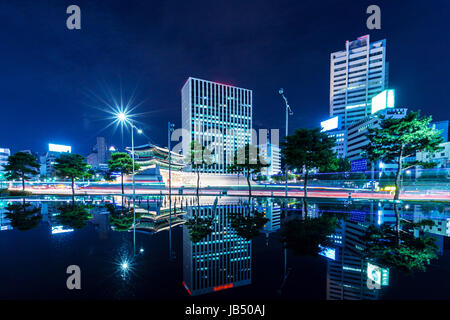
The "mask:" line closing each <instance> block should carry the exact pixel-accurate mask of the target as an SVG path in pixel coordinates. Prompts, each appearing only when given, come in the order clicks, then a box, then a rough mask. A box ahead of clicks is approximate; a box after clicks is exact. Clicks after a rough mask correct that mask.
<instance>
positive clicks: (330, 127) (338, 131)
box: [320, 116, 347, 158]
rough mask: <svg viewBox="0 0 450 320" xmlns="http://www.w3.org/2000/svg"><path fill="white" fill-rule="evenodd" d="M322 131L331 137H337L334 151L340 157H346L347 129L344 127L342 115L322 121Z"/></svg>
mask: <svg viewBox="0 0 450 320" xmlns="http://www.w3.org/2000/svg"><path fill="white" fill-rule="evenodd" d="M320 126H321V128H322V130H321V132H325V133H326V134H327V135H328V136H329V137H330V138H334V139H335V142H336V144H335V146H334V147H333V152H334V153H335V154H336V156H337V157H339V158H345V156H346V155H347V130H345V129H342V120H341V117H340V116H335V117H333V118H330V119H328V120H325V121H322V122H321V123H320Z"/></svg>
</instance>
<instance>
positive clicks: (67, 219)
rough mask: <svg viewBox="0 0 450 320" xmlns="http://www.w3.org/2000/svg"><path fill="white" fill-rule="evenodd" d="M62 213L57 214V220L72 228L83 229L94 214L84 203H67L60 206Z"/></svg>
mask: <svg viewBox="0 0 450 320" xmlns="http://www.w3.org/2000/svg"><path fill="white" fill-rule="evenodd" d="M58 209H59V210H60V211H61V213H60V214H59V215H57V216H56V221H58V223H60V224H61V225H63V226H65V227H67V228H71V229H81V228H84V227H85V226H86V225H87V222H88V221H89V219H91V218H92V215H91V214H90V213H89V210H88V208H87V207H86V206H84V205H74V204H72V205H65V206H61V207H59V208H58Z"/></svg>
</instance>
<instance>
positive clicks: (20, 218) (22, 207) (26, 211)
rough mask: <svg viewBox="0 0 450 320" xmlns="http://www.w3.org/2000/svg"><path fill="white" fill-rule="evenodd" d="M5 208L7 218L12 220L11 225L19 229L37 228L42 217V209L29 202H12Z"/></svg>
mask: <svg viewBox="0 0 450 320" xmlns="http://www.w3.org/2000/svg"><path fill="white" fill-rule="evenodd" d="M24 201H25V200H24ZM5 209H6V212H5V215H6V218H7V219H9V220H10V221H11V226H12V227H13V228H14V229H16V230H19V231H26V230H30V229H33V228H36V227H37V226H38V225H39V222H40V221H41V219H42V215H41V213H40V211H41V210H40V209H39V208H36V207H34V206H33V205H31V203H28V202H24V203H12V204H9V205H8V206H7V207H6V208H5Z"/></svg>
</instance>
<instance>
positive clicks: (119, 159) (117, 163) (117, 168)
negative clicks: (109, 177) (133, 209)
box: [108, 152, 140, 194]
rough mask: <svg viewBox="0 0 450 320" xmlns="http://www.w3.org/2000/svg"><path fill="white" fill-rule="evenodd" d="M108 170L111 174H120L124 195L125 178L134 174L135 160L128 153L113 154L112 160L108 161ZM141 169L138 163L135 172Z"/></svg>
mask: <svg viewBox="0 0 450 320" xmlns="http://www.w3.org/2000/svg"><path fill="white" fill-rule="evenodd" d="M108 168H109V172H110V174H111V173H112V172H119V173H120V176H121V186H122V194H123V193H124V187H123V176H124V175H125V174H131V173H133V159H132V158H131V157H130V155H129V154H128V153H126V152H115V153H113V154H111V158H110V159H109V160H108ZM139 169H140V166H139V164H138V163H136V162H135V163H134V170H135V171H137V170H139Z"/></svg>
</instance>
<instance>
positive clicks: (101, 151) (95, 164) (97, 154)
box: [87, 137, 110, 170]
mask: <svg viewBox="0 0 450 320" xmlns="http://www.w3.org/2000/svg"><path fill="white" fill-rule="evenodd" d="M96 141H97V143H96V144H95V145H94V146H93V147H92V153H90V154H89V155H88V156H87V163H88V164H90V165H91V166H92V168H94V169H102V170H107V169H108V159H109V156H110V152H109V150H108V146H107V145H106V140H105V138H104V137H97V139H96Z"/></svg>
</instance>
